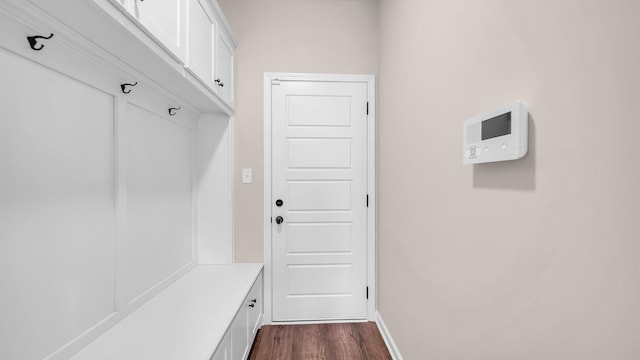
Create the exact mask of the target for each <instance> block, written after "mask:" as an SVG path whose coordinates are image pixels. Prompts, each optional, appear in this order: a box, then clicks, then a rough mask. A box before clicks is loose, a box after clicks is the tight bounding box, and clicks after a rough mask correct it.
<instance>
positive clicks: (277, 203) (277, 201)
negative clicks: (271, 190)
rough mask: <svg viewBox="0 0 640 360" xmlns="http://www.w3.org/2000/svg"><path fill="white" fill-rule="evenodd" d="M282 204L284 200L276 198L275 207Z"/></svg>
mask: <svg viewBox="0 0 640 360" xmlns="http://www.w3.org/2000/svg"><path fill="white" fill-rule="evenodd" d="M282 204H284V201H282V199H278V200H276V206H277V207H280V206H282Z"/></svg>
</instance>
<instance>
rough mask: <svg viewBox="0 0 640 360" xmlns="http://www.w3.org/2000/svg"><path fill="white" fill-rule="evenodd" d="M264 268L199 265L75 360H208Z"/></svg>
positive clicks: (75, 357) (110, 330) (82, 351)
mask: <svg viewBox="0 0 640 360" xmlns="http://www.w3.org/2000/svg"><path fill="white" fill-rule="evenodd" d="M261 271H262V264H233V265H200V266H197V267H195V268H194V269H193V270H191V271H190V272H189V273H187V274H186V275H184V276H183V277H182V278H180V279H178V280H177V281H176V282H175V283H173V284H172V285H170V286H169V287H168V288H167V289H165V290H164V291H162V292H161V293H160V294H158V295H157V296H155V297H154V298H152V299H151V300H149V302H147V303H146V304H144V305H142V306H141V307H140V308H139V309H137V310H135V311H134V312H132V313H131V314H130V315H129V316H127V317H126V318H124V319H123V320H122V321H121V322H119V323H118V324H116V325H115V326H114V327H113V328H111V329H109V330H108V331H107V332H106V333H104V334H103V335H102V336H100V337H99V338H98V339H96V340H95V341H93V342H92V343H91V344H89V345H88V346H87V347H85V348H84V349H82V350H81V351H80V352H79V353H78V354H76V355H75V356H74V357H72V360H147V359H148V360H209V359H210V358H211V357H212V355H213V354H214V352H215V350H216V347H217V346H218V344H219V343H220V342H221V341H222V340H223V337H224V336H225V333H226V332H227V330H228V329H229V328H230V326H231V324H232V322H233V320H234V317H235V316H236V314H237V313H238V310H239V309H240V308H241V307H242V306H243V302H244V300H245V298H246V296H247V294H248V293H249V291H250V290H251V288H252V285H253V284H254V282H255V281H256V279H257V278H258V276H259V275H260V272H261Z"/></svg>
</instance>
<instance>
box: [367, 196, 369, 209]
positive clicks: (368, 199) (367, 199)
mask: <svg viewBox="0 0 640 360" xmlns="http://www.w3.org/2000/svg"><path fill="white" fill-rule="evenodd" d="M367 207H369V194H367Z"/></svg>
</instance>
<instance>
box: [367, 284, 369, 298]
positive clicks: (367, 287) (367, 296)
mask: <svg viewBox="0 0 640 360" xmlns="http://www.w3.org/2000/svg"><path fill="white" fill-rule="evenodd" d="M367 300H369V287H368V286H367Z"/></svg>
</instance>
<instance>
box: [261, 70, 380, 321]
mask: <svg viewBox="0 0 640 360" xmlns="http://www.w3.org/2000/svg"><path fill="white" fill-rule="evenodd" d="M277 80H290V81H291V80H298V81H317V82H322V81H324V82H361V83H366V84H367V98H368V102H369V109H368V110H369V115H368V116H367V121H368V126H367V129H368V130H367V192H368V194H369V207H368V208H367V255H366V259H367V286H368V287H369V301H367V319H368V320H369V321H376V315H375V313H376V300H377V296H376V294H377V286H376V285H377V279H376V275H377V263H376V259H377V256H376V78H375V76H374V75H342V74H298V73H265V74H264V235H263V241H264V318H263V322H264V323H265V324H270V323H272V313H273V311H272V309H273V308H272V306H273V301H272V299H273V298H272V296H273V295H272V264H271V262H272V254H271V240H272V239H271V226H272V224H271V215H272V214H271V209H272V206H271V83H272V81H277ZM282 323H285V322H280V321H279V322H278V324H282ZM294 323H298V322H294Z"/></svg>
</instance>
